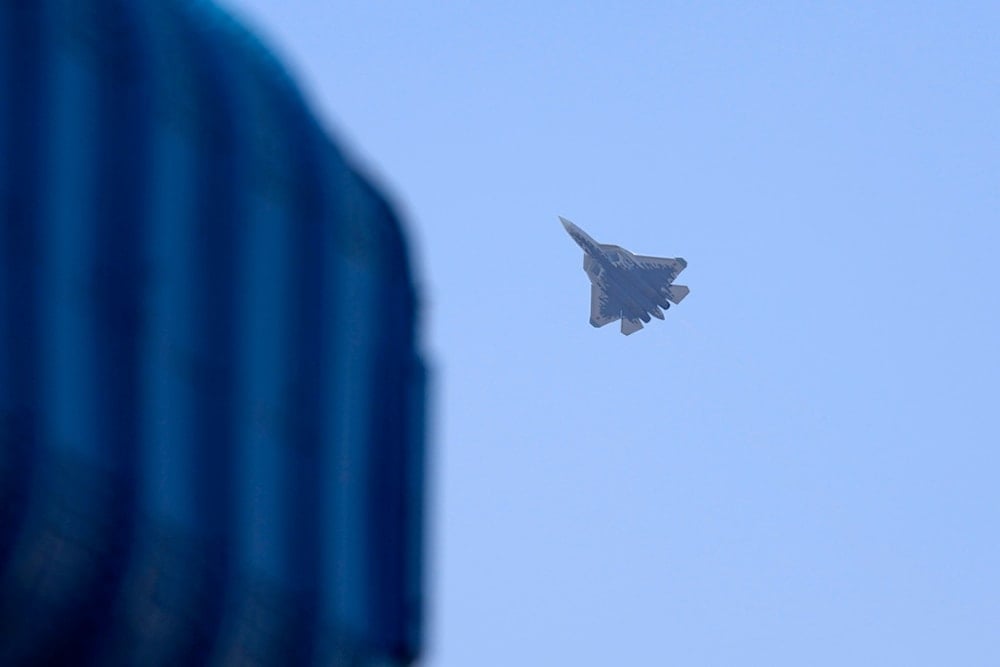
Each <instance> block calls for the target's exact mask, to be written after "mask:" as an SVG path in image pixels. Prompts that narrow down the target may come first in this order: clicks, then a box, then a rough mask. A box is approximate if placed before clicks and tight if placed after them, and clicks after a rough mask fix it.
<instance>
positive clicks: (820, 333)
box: [226, 0, 1000, 667]
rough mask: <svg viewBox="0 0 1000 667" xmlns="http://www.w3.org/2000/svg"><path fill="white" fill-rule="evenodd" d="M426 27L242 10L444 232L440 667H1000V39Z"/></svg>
mask: <svg viewBox="0 0 1000 667" xmlns="http://www.w3.org/2000/svg"><path fill="white" fill-rule="evenodd" d="M418 5H420V3H406V2H400V1H398V0H391V1H387V2H379V3H360V2H358V3H334V2H315V1H313V2H306V1H303V2H296V3H288V2H284V1H280V2H279V1H278V0H229V1H228V2H227V3H226V6H228V7H230V8H232V9H233V10H235V12H236V13H237V15H238V16H241V17H243V18H245V19H247V20H248V22H249V23H250V24H251V25H252V26H253V27H254V28H255V29H256V30H257V31H258V32H259V33H260V34H262V35H263V36H264V37H265V39H266V40H267V41H268V42H269V43H270V44H272V45H273V46H274V47H275V48H276V50H277V52H278V53H279V54H280V55H281V56H282V57H283V58H284V59H285V61H286V62H287V63H288V64H289V66H290V68H291V69H292V71H293V72H294V74H295V75H296V77H297V78H298V80H299V82H300V83H301V84H302V85H303V87H304V89H305V91H306V94H307V97H308V98H309V99H310V101H311V103H312V105H313V106H314V108H315V109H316V111H317V113H318V114H319V115H320V116H321V117H322V118H323V120H324V123H326V124H327V125H328V126H329V127H330V128H331V130H332V131H333V132H334V133H335V134H336V135H337V136H338V137H340V138H342V139H343V140H344V141H346V142H347V144H348V146H349V147H350V149H351V152H352V153H354V154H355V155H356V156H357V159H358V160H360V161H361V162H362V164H364V165H365V167H366V169H368V170H369V171H370V173H372V174H373V175H375V177H376V178H377V179H378V180H379V182H380V183H382V184H383V186H384V187H385V188H386V189H387V190H388V191H389V192H390V193H391V194H392V196H393V198H394V199H395V201H396V202H397V203H398V205H399V207H400V210H401V211H402V212H403V213H404V215H405V217H406V219H407V223H408V229H409V232H410V236H411V240H412V241H413V245H414V252H415V258H416V265H417V267H418V270H419V277H420V281H421V283H422V285H423V293H424V300H425V313H426V326H425V332H426V348H427V350H428V352H429V357H430V359H431V360H432V363H433V369H434V374H435V388H436V393H435V397H434V407H435V414H434V420H433V436H434V439H433V445H434V451H433V466H432V471H433V478H432V496H431V497H432V503H431V516H430V523H431V535H432V540H431V544H430V548H431V553H430V564H431V567H430V572H429V576H430V590H429V592H430V609H429V619H428V620H429V635H428V651H427V659H426V661H425V663H426V664H427V665H430V666H431V667H460V666H465V665H480V666H490V665H497V666H505V667H506V666H509V665H557V664H574V665H606V664H677V665H706V666H707V665H719V666H731V665H767V666H772V667H773V666H778V665H788V666H798V665H804V664H808V665H831V666H842V665H851V664H867V665H942V664H961V665H996V664H1000V644H998V642H997V641H996V628H997V627H998V626H1000V570H998V568H997V563H1000V535H998V531H997V527H998V525H1000V483H998V476H1000V454H998V446H1000V427H998V425H997V418H996V417H997V412H998V410H1000V391H998V388H997V383H998V379H1000V298H998V296H997V289H996V284H997V270H996V267H997V264H998V257H1000V219H998V218H1000V120H998V119H1000V113H998V109H1000V43H998V41H997V38H996V26H997V25H998V21H1000V8H998V7H997V5H996V4H995V3H987V2H978V3H975V2H955V3H940V2H938V3H931V2H905V3H904V2H881V3H861V2H849V3H793V2H773V3H750V2H746V3H715V4H712V3H694V2H689V3H680V2H629V3H621V4H615V3H597V2H579V3H569V2H548V3H529V2H505V3H492V4H491V5H487V3H471V2H454V3H423V4H422V6H418ZM557 215H563V216H565V217H567V218H569V219H571V220H573V221H574V222H575V223H577V224H578V225H580V226H581V227H583V228H584V229H585V230H587V231H588V232H589V233H590V234H591V235H592V236H594V237H595V238H597V239H598V240H599V241H602V242H605V243H615V244H620V245H623V246H625V247H626V248H629V249H630V250H632V251H634V252H637V253H642V254H650V255H662V256H682V257H685V258H686V259H687V260H688V263H689V266H688V269H687V270H686V271H685V273H684V274H683V276H682V278H683V280H680V281H679V282H683V283H686V284H688V285H689V286H690V287H691V295H690V297H688V299H687V300H686V301H685V302H684V303H683V304H681V305H680V306H679V307H677V308H674V309H671V310H670V312H669V313H667V317H666V321H664V322H659V321H656V320H654V321H653V322H652V324H650V325H649V326H647V327H646V328H645V329H644V330H642V331H640V332H638V333H636V334H635V335H633V336H630V337H628V338H626V337H624V336H622V335H621V334H620V333H618V331H617V327H615V326H608V327H606V328H603V329H594V328H592V327H591V326H590V325H589V324H588V322H587V319H588V308H589V286H588V282H587V278H586V276H585V275H584V273H583V271H582V259H581V253H580V251H579V249H578V248H577V246H576V245H574V244H573V242H572V241H571V240H570V238H569V237H568V236H567V235H566V233H565V232H564V231H563V229H562V226H561V225H560V224H559V222H558V219H557Z"/></svg>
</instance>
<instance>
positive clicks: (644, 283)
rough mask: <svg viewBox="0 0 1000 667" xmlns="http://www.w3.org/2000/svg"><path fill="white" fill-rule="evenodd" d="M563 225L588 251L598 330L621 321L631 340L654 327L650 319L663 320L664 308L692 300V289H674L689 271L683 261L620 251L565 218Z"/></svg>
mask: <svg viewBox="0 0 1000 667" xmlns="http://www.w3.org/2000/svg"><path fill="white" fill-rule="evenodd" d="M559 220H561V221H562V224H563V227H565V228H566V231H567V232H569V235H570V236H571V237H573V240H574V241H576V243H577V245H579V246H580V247H581V248H583V270H584V271H586V272H587V277H588V278H590V283H591V284H590V323H591V324H593V325H594V326H595V327H603V326H604V325H605V324H610V323H611V322H614V321H615V320H618V319H620V320H621V321H622V333H623V334H625V335H626V336H627V335H629V334H631V333H635V332H636V331H638V330H639V329H641V328H642V323H643V322H649V316H650V315H652V316H653V317H658V318H659V319H661V320H662V319H663V312H662V311H661V310H660V308H663V310H666V309H667V308H670V304H671V303H680V302H681V301H683V300H684V297H686V296H687V295H688V292H689V291H690V290H688V288H687V287H685V286H684V285H674V284H672V283H673V282H674V279H675V278H677V274H679V273H680V272H681V271H683V270H684V267H686V266H687V262H685V261H684V260H683V259H681V258H680V257H675V258H673V259H671V258H668V257H646V256H644V255H633V254H632V253H630V252H629V251H628V250H626V249H625V248H622V247H620V246H616V245H604V244H601V243H598V242H597V241H595V240H594V239H592V238H590V236H588V235H587V233H586V232H584V231H583V230H582V229H580V228H579V227H577V226H576V225H574V224H573V223H572V222H570V221H569V220H567V219H566V218H564V217H562V216H559Z"/></svg>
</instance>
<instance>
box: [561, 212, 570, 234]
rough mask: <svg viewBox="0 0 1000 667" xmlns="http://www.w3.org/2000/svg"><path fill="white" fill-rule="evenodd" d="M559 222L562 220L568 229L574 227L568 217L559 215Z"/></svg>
mask: <svg viewBox="0 0 1000 667" xmlns="http://www.w3.org/2000/svg"><path fill="white" fill-rule="evenodd" d="M559 222H561V223H562V226H563V227H565V228H566V231H569V230H570V229H572V228H573V223H572V222H570V221H569V220H567V219H566V218H564V217H562V216H561V215H560V216H559Z"/></svg>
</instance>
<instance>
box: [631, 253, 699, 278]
mask: <svg viewBox="0 0 1000 667" xmlns="http://www.w3.org/2000/svg"><path fill="white" fill-rule="evenodd" d="M635 265H636V268H637V269H640V270H642V271H644V272H646V273H647V275H648V276H649V278H650V282H652V283H655V284H659V285H668V284H669V283H671V282H673V281H674V279H675V278H676V277H677V276H678V274H680V272H681V271H683V270H684V268H685V267H686V266H687V265H688V263H687V262H686V261H684V259H683V258H681V257H674V258H671V257H647V256H645V255H636V256H635Z"/></svg>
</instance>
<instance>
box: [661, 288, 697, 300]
mask: <svg viewBox="0 0 1000 667" xmlns="http://www.w3.org/2000/svg"><path fill="white" fill-rule="evenodd" d="M690 291H691V290H689V289H688V288H687V285H669V286H667V299H669V300H670V301H671V302H673V303H680V302H681V301H683V300H684V297H686V296H687V295H688V293H689V292H690Z"/></svg>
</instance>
